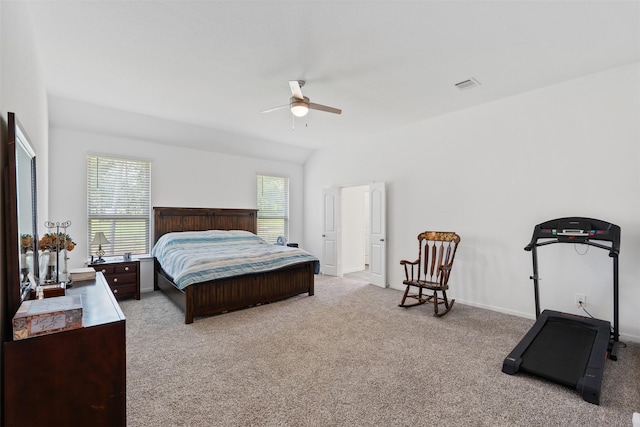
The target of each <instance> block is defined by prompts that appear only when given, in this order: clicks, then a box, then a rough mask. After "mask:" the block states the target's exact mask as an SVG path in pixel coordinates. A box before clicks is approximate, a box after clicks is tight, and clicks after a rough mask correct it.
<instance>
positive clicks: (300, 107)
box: [289, 96, 309, 117]
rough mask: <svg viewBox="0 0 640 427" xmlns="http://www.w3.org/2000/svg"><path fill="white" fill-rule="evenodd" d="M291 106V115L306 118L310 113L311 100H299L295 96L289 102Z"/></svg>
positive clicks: (305, 98)
mask: <svg viewBox="0 0 640 427" xmlns="http://www.w3.org/2000/svg"><path fill="white" fill-rule="evenodd" d="M289 102H290V106H291V114H293V115H294V116H296V117H304V116H306V115H307V113H308V112H309V98H307V97H306V96H305V97H304V99H298V98H296V97H294V96H292V97H291V99H290V100H289Z"/></svg>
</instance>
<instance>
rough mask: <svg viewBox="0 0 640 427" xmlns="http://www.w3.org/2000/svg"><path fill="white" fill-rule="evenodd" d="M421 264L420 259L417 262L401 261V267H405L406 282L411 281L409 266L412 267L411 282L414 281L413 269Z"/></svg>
mask: <svg viewBox="0 0 640 427" xmlns="http://www.w3.org/2000/svg"><path fill="white" fill-rule="evenodd" d="M419 263H420V259H417V260H415V261H407V260H406V259H403V260H402V261H400V265H402V266H404V277H405V279H406V280H409V269H408V268H407V266H408V265H410V266H411V280H413V270H414V269H413V267H415V266H416V265H418V264H419Z"/></svg>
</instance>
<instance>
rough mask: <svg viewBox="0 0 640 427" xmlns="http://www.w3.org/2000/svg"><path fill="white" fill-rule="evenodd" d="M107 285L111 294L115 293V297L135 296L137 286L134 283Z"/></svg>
mask: <svg viewBox="0 0 640 427" xmlns="http://www.w3.org/2000/svg"><path fill="white" fill-rule="evenodd" d="M109 287H110V288H111V292H113V295H115V297H116V298H122V297H132V296H136V292H137V291H138V287H137V286H136V284H135V283H131V284H129V285H115V286H114V285H111V284H109Z"/></svg>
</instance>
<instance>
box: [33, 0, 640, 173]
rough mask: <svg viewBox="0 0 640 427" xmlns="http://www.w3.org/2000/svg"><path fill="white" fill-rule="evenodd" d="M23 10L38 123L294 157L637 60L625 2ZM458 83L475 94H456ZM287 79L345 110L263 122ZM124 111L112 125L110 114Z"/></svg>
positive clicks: (237, 1) (179, 4)
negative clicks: (38, 84)
mask: <svg viewBox="0 0 640 427" xmlns="http://www.w3.org/2000/svg"><path fill="white" fill-rule="evenodd" d="M29 7H30V11H31V14H32V17H33V24H34V29H35V34H36V42H37V45H38V50H39V54H40V57H41V61H42V69H43V74H44V79H45V85H46V88H47V91H48V93H49V96H50V100H51V104H50V114H51V126H53V127H56V126H60V127H67V128H74V127H81V128H82V129H81V130H87V131H91V128H94V129H96V130H100V131H104V132H107V130H109V129H111V131H110V132H108V133H113V132H115V133H121V134H123V136H126V135H130V136H133V137H141V138H145V139H150V140H154V141H159V142H162V143H168V144H176V145H184V146H191V147H195V148H201V149H212V150H222V151H225V152H227V151H228V152H236V153H238V154H242V155H247V153H250V154H249V155H255V156H257V157H270V158H280V159H283V160H287V161H294V162H300V163H302V162H304V161H305V159H306V158H307V157H308V155H309V154H310V153H311V152H312V151H313V150H316V149H320V148H323V147H327V146H330V145H333V144H347V143H352V142H357V141H361V140H363V139H366V138H367V137H368V136H370V135H372V134H376V133H380V132H387V131H392V130H393V129H396V128H399V127H404V126H407V125H410V124H412V123H415V122H418V121H422V120H426V119H428V118H430V117H434V116H438V115H442V114H447V113H449V112H453V111H456V110H460V109H464V108H469V107H472V106H475V105H479V104H482V103H487V102H491V101H495V100H497V99H501V98H504V97H509V96H513V95H516V94H519V93H523V92H526V91H530V90H534V89H537V88H541V87H545V86H549V85H553V84H556V83H560V82H563V81H567V80H570V79H574V78H577V77H581V76H584V75H588V74H591V73H595V72H598V71H602V70H605V69H609V68H613V67H618V66H623V65H626V64H630V63H633V62H637V61H640V1H633V0H632V1H614V0H602V1H596V0H589V1H580V0H576V1H553V2H552V1H313V0H308V1H243V0H233V1H190V0H187V1H184V0H183V1H149V0H145V1H135V0H129V1H101V0H94V1H66V0H58V1H35V0H29ZM472 77H473V78H475V79H477V80H478V81H479V82H480V85H479V86H476V87H475V88H472V89H467V90H460V89H458V88H456V87H455V84H456V83H458V82H460V81H463V80H467V79H469V78H472ZM298 79H301V80H305V81H306V85H305V86H304V88H303V93H304V95H306V96H308V97H309V98H310V99H311V101H312V102H317V103H320V104H325V105H330V106H333V107H338V108H341V109H342V110H343V113H342V114H341V115H335V114H329V113H325V112H320V111H313V110H312V111H310V113H309V114H308V115H307V116H306V117H304V118H296V119H295V121H293V119H292V115H291V113H290V112H289V111H288V110H287V109H286V108H285V109H282V110H279V111H275V112H271V113H261V111H262V110H265V109H268V108H271V107H276V106H279V105H285V104H287V103H288V99H289V97H290V96H291V92H290V89H289V84H288V81H289V80H298ZM125 114H130V116H129V119H126V120H125V119H123V120H121V122H120V123H121V124H122V125H121V126H120V127H118V129H117V130H115V129H114V126H113V123H114V122H113V121H110V119H112V116H113V115H116V116H117V115H121V116H122V115H125ZM79 117H82V120H79ZM122 117H124V116H122ZM154 121H155V122H156V123H158V121H162V122H163V123H164V129H163V126H153V125H151V122H154ZM146 124H148V125H146ZM293 127H295V130H294V129H293ZM169 128H170V129H169ZM187 129H188V130H187ZM163 131H164V132H163ZM173 132H175V134H176V136H175V137H174V136H173V135H174V133H173ZM181 132H187V133H188V134H189V135H191V136H192V137H190V138H180V137H179V135H180V133H181ZM287 153H288V154H287Z"/></svg>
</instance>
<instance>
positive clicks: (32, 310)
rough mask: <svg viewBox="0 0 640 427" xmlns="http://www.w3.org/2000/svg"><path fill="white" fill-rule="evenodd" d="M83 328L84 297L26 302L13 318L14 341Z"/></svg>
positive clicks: (75, 296) (63, 297)
mask: <svg viewBox="0 0 640 427" xmlns="http://www.w3.org/2000/svg"><path fill="white" fill-rule="evenodd" d="M81 327H82V297H81V296H80V295H66V296H61V297H53V298H45V299H35V300H28V301H24V302H23V303H22V304H21V305H20V308H19V309H18V311H17V312H16V314H15V316H13V339H14V340H21V339H25V338H31V337H35V336H39V335H46V334H52V333H55V332H60V331H67V330H69V329H77V328H81Z"/></svg>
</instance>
